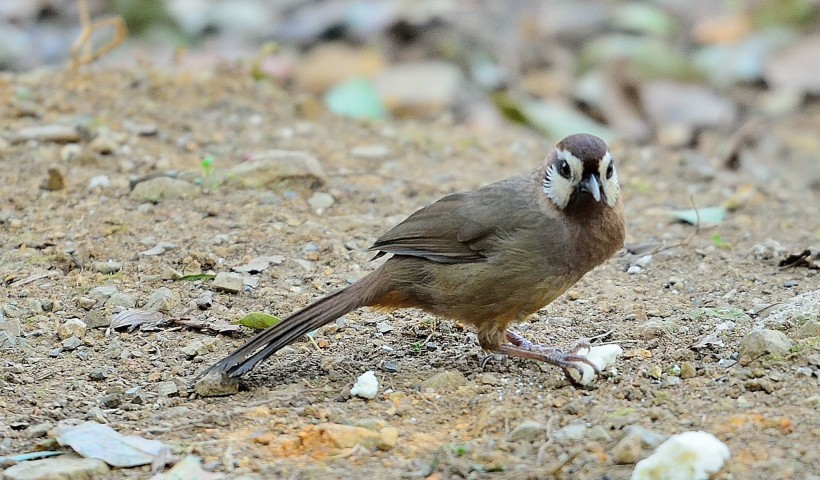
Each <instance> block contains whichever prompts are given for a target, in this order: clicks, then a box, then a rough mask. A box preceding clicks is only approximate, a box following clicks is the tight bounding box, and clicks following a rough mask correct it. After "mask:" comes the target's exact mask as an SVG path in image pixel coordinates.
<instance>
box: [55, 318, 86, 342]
mask: <svg viewBox="0 0 820 480" xmlns="http://www.w3.org/2000/svg"><path fill="white" fill-rule="evenodd" d="M87 329H88V326H87V325H86V324H85V322H83V321H82V320H80V319H79V318H69V319H68V320H66V321H65V322H63V323H62V324H60V326H59V327H57V337H58V338H59V339H60V340H65V339H67V338H69V337H77V338H83V336H85V332H86V330H87Z"/></svg>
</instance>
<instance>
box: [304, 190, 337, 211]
mask: <svg viewBox="0 0 820 480" xmlns="http://www.w3.org/2000/svg"><path fill="white" fill-rule="evenodd" d="M335 201H336V200H335V199H334V198H333V195H331V194H329V193H325V192H315V193H314V194H313V195H311V196H310V198H308V205H310V208H312V209H313V210H317V211H320V212H323V211H325V210H327V209H328V208H330V207H332V206H333V203H334V202H335Z"/></svg>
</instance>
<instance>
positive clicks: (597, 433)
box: [587, 425, 612, 442]
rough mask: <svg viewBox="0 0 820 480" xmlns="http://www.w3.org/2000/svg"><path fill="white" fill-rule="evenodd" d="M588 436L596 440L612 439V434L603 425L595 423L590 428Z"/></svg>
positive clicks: (607, 440)
mask: <svg viewBox="0 0 820 480" xmlns="http://www.w3.org/2000/svg"><path fill="white" fill-rule="evenodd" d="M587 437H589V439H590V440H595V441H596V442H609V441H611V440H612V435H610V434H609V432H608V431H607V429H606V428H604V426H603V425H593V426H592V427H591V428H590V429H589V432H588V433H587Z"/></svg>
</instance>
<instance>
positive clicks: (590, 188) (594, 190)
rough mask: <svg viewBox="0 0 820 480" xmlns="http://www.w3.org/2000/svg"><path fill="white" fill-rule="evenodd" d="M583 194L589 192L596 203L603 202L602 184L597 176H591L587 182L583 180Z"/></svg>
mask: <svg viewBox="0 0 820 480" xmlns="http://www.w3.org/2000/svg"><path fill="white" fill-rule="evenodd" d="M579 186H580V187H581V191H582V192H588V193H589V194H590V195H592V198H594V199H595V201H596V202H600V201H601V184H600V183H598V177H597V176H596V175H590V176H589V177H587V178H586V180H582V181H581V183H580V185H579Z"/></svg>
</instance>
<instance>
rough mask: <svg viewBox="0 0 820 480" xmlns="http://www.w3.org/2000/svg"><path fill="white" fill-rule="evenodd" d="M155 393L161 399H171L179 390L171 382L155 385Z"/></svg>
mask: <svg viewBox="0 0 820 480" xmlns="http://www.w3.org/2000/svg"><path fill="white" fill-rule="evenodd" d="M157 393H159V394H160V395H162V396H163V397H173V396H175V395H178V394H179V389H178V388H177V385H176V383H174V382H172V381H170V380H169V381H165V382H159V383H158V384H157Z"/></svg>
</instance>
